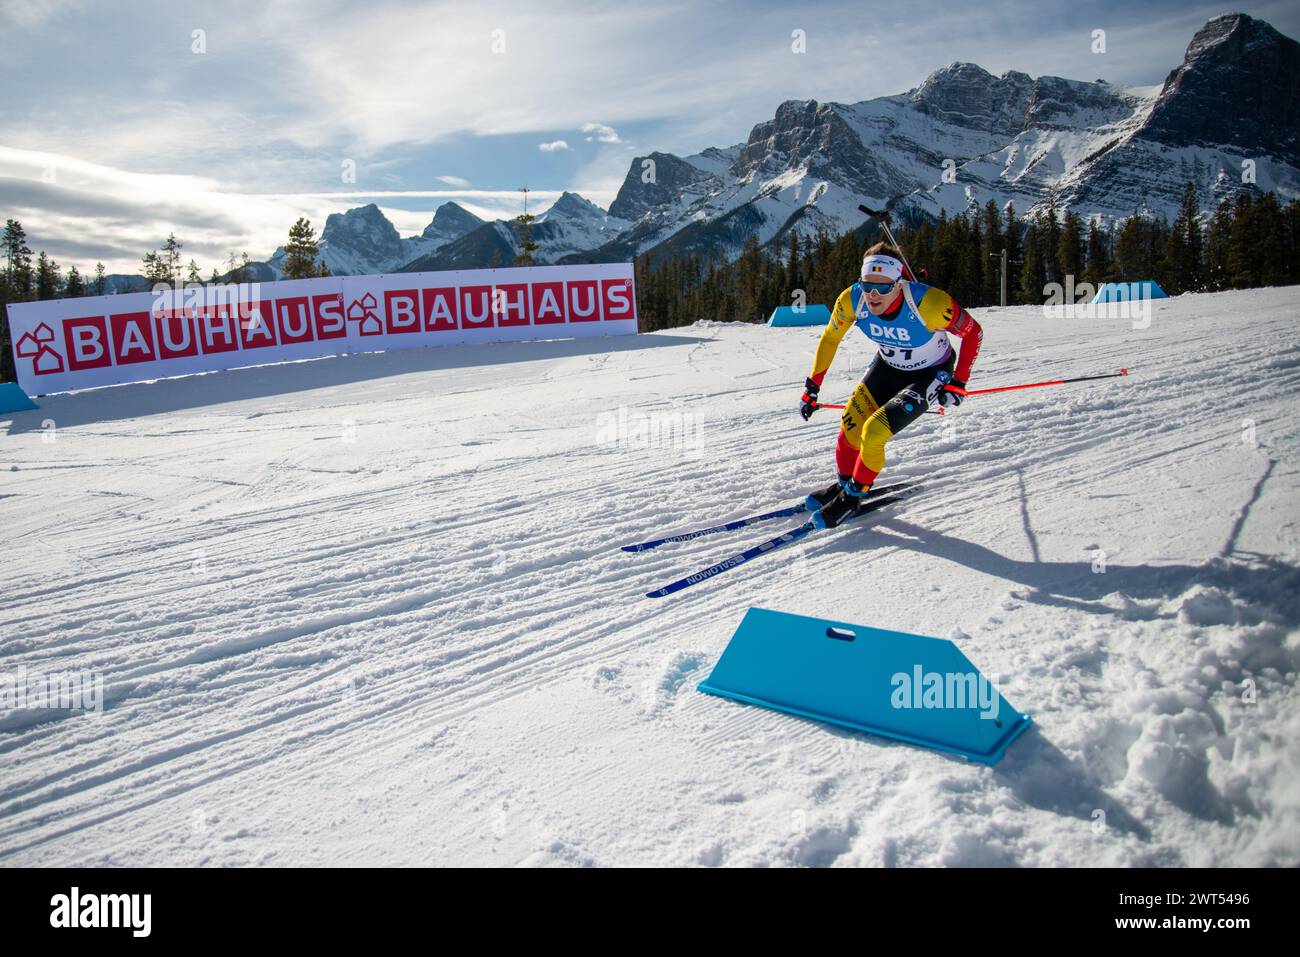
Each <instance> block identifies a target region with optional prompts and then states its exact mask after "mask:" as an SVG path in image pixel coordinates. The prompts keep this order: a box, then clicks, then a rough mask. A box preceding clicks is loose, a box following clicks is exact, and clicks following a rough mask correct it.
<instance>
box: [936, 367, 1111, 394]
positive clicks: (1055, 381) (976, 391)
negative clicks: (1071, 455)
mask: <svg viewBox="0 0 1300 957" xmlns="http://www.w3.org/2000/svg"><path fill="white" fill-rule="evenodd" d="M1126 375H1128V370H1127V369H1120V370H1119V371H1118V372H1108V373H1106V374H1105V375H1081V376H1076V377H1075V378H1073V379H1052V380H1050V381H1048V382H1027V383H1025V384H1024V385H1004V386H999V387H998V388H996V389H961V388H958V387H957V386H955V385H948V386H944V388H945V389H947V390H948V391H949V392H955V393H957V394H958V395H989V394H991V393H993V392H1013V391H1015V390H1016V389H1037V388H1039V387H1040V386H1045V385H1065V384H1066V383H1067V382H1092V381H1093V380H1094V379H1117V378H1119V377H1120V376H1126Z"/></svg>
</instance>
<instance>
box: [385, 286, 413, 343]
mask: <svg viewBox="0 0 1300 957" xmlns="http://www.w3.org/2000/svg"><path fill="white" fill-rule="evenodd" d="M384 318H385V319H387V320H388V332H389V333H394V332H419V331H420V325H421V323H420V300H419V298H418V296H417V295H416V292H415V290H414V289H386V290H384Z"/></svg>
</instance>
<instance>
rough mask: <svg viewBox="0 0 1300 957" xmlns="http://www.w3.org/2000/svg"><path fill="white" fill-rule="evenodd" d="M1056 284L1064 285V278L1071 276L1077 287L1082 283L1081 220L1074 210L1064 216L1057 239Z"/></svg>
mask: <svg viewBox="0 0 1300 957" xmlns="http://www.w3.org/2000/svg"><path fill="white" fill-rule="evenodd" d="M1056 276H1057V282H1059V283H1061V285H1065V281H1066V277H1067V276H1073V277H1074V284H1075V285H1076V286H1077V285H1078V284H1079V283H1080V282H1082V281H1083V220H1082V219H1080V218H1079V214H1078V213H1076V212H1075V211H1074V210H1069V211H1068V212H1067V213H1066V214H1065V222H1064V223H1063V224H1062V225H1061V231H1060V234H1059V235H1058V238H1057V247H1056Z"/></svg>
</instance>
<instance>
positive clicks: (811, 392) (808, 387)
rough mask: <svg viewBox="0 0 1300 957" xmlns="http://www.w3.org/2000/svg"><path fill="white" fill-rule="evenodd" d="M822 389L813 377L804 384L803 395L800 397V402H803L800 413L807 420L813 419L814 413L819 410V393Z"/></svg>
mask: <svg viewBox="0 0 1300 957" xmlns="http://www.w3.org/2000/svg"><path fill="white" fill-rule="evenodd" d="M820 390H821V387H820V386H819V385H817V383H816V382H814V381H813V380H812V379H809V380H807V381H806V382H804V384H803V395H801V396H800V397H799V402H800V403H801V404H800V406H799V414H800V415H802V416H803V420H804V421H805V422H807V421H808V420H809V419H811V418H812V414H813V413H814V412H816V411H817V393H818V392H819V391H820Z"/></svg>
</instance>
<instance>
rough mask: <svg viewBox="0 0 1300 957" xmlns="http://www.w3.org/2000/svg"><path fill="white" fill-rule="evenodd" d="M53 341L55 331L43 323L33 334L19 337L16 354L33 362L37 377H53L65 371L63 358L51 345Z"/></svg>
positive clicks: (33, 370)
mask: <svg viewBox="0 0 1300 957" xmlns="http://www.w3.org/2000/svg"><path fill="white" fill-rule="evenodd" d="M53 341H54V330H53V329H51V328H50V327H49V326H47V325H46V324H45V323H43V322H42V323H41V324H40V325H39V326H37V327H36V328H35V329H33V330H32V331H31V332H24V333H23V334H22V335H21V336H19V338H18V341H17V342H15V343H14V352H15V353H17V354H18V355H19V356H20V357H22V358H24V359H31V360H32V372H34V373H35V374H36V375H53V374H54V373H56V372H62V371H63V356H61V355H59V353H57V352H56V351H55V350H54V348H53V347H52V346H51V345H50V343H51V342H53Z"/></svg>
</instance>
